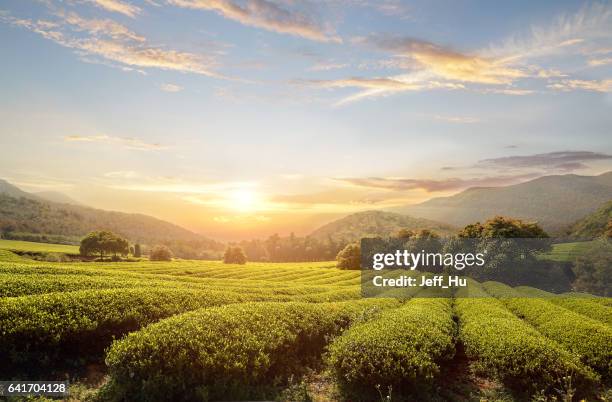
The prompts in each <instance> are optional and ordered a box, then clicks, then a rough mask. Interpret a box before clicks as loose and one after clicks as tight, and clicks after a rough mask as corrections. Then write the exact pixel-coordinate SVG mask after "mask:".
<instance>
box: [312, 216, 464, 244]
mask: <svg viewBox="0 0 612 402" xmlns="http://www.w3.org/2000/svg"><path fill="white" fill-rule="evenodd" d="M400 229H411V230H415V229H430V230H433V231H435V232H436V233H438V234H440V235H447V234H451V233H454V232H455V231H456V229H455V228H453V227H452V226H450V225H446V224H442V223H439V222H434V221H431V220H428V219H422V218H413V217H411V216H407V215H400V214H396V213H392V212H384V211H365V212H357V213H354V214H351V215H348V216H345V217H344V218H341V219H338V220H335V221H333V222H330V223H328V224H326V225H324V226H321V227H320V228H318V229H316V230H315V231H314V232H312V233H311V234H310V236H312V237H314V238H318V239H327V238H328V237H331V238H332V239H333V240H345V241H355V240H359V239H361V238H362V237H374V236H381V237H385V236H389V235H392V234H394V233H395V232H397V231H398V230H400Z"/></svg>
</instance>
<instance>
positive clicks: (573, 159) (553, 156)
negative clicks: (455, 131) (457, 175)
mask: <svg viewBox="0 0 612 402" xmlns="http://www.w3.org/2000/svg"><path fill="white" fill-rule="evenodd" d="M610 159H612V155H608V154H604V153H600V152H590V151H560V152H549V153H544V154H534V155H518V156H504V157H501V158H491V159H483V160H481V161H478V165H480V166H493V167H500V168H502V167H503V168H545V169H558V170H564V171H567V170H569V169H571V168H574V169H581V168H584V167H585V165H584V162H593V161H600V160H610Z"/></svg>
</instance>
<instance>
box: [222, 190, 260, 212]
mask: <svg viewBox="0 0 612 402" xmlns="http://www.w3.org/2000/svg"><path fill="white" fill-rule="evenodd" d="M259 202H260V200H259V197H258V195H257V194H256V193H255V192H253V191H252V190H248V189H239V190H234V191H233V192H232V193H231V194H230V197H229V203H230V207H231V208H233V209H235V210H238V211H242V212H248V211H254V210H256V209H257V207H258V206H259Z"/></svg>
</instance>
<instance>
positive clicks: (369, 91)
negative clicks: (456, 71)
mask: <svg viewBox="0 0 612 402" xmlns="http://www.w3.org/2000/svg"><path fill="white" fill-rule="evenodd" d="M296 82H297V83H306V84H309V85H312V86H316V87H320V88H358V89H362V91H361V92H358V93H356V94H353V95H349V96H347V97H345V98H343V99H341V100H339V101H338V102H336V103H335V104H334V105H335V106H341V105H344V104H347V103H351V102H355V101H358V100H361V99H364V98H372V97H381V96H388V95H391V94H394V93H399V92H406V91H420V90H423V89H459V88H463V84H461V83H452V82H443V81H436V80H427V79H425V77H424V76H423V74H419V73H416V74H404V75H398V76H392V77H375V78H361V77H350V78H341V79H336V80H302V81H296Z"/></svg>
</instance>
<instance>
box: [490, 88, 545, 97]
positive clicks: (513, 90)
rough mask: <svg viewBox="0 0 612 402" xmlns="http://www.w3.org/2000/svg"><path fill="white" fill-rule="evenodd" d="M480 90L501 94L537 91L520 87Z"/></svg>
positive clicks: (520, 94)
mask: <svg viewBox="0 0 612 402" xmlns="http://www.w3.org/2000/svg"><path fill="white" fill-rule="evenodd" d="M478 92H480V93H483V94H501V95H511V96H524V95H531V94H534V93H536V91H535V90H533V89H518V88H484V89H481V90H479V91H478Z"/></svg>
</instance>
